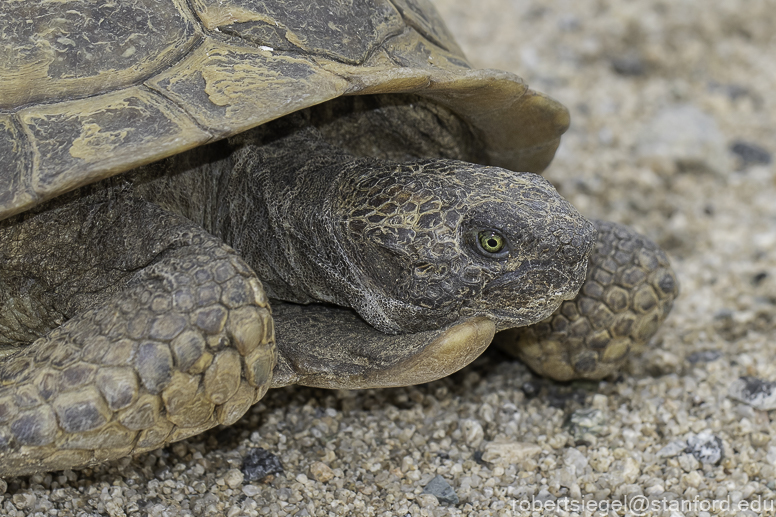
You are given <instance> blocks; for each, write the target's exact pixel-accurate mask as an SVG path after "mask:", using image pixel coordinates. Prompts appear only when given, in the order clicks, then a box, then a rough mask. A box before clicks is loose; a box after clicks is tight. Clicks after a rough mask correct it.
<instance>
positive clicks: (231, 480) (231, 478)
mask: <svg viewBox="0 0 776 517" xmlns="http://www.w3.org/2000/svg"><path fill="white" fill-rule="evenodd" d="M243 479H244V477H243V473H242V472H240V471H239V470H238V469H229V470H228V471H227V472H226V474H224V481H226V484H227V486H228V487H229V488H237V487H238V486H240V485H242V482H243Z"/></svg>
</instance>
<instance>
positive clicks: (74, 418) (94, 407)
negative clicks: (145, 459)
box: [0, 192, 276, 475]
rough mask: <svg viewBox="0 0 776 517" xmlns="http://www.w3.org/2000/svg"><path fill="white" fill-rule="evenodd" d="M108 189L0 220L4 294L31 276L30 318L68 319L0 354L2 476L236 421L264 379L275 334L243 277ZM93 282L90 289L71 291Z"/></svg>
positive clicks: (188, 231)
mask: <svg viewBox="0 0 776 517" xmlns="http://www.w3.org/2000/svg"><path fill="white" fill-rule="evenodd" d="M112 194H114V193H112V192H105V193H101V194H97V195H95V196H88V197H86V198H82V199H78V200H75V201H73V202H71V203H69V204H64V205H63V206H61V207H57V208H52V209H50V210H45V211H42V212H41V213H38V214H35V215H31V216H30V215H28V216H27V217H25V220H24V221H16V224H6V225H5V228H2V229H1V230H0V247H1V249H2V250H3V251H4V256H5V258H6V259H7V260H6V261H5V265H6V266H7V268H8V269H6V270H4V274H3V275H2V276H0V288H2V294H3V300H8V299H11V298H14V297H15V296H19V295H22V296H23V295H25V294H29V291H28V286H29V284H30V283H32V280H36V281H37V282H38V283H39V284H45V285H46V286H47V289H48V291H49V296H48V297H47V298H45V299H39V302H40V304H41V305H48V307H47V310H45V311H43V312H42V314H41V319H45V318H46V317H48V315H49V314H50V313H59V314H62V316H64V317H65V318H70V319H68V321H67V322H65V323H64V324H63V325H61V326H59V327H57V328H55V329H54V330H52V331H50V332H49V333H47V334H46V335H45V336H43V337H41V338H40V339H37V340H36V341H35V342H34V343H32V344H31V345H30V346H27V347H25V348H23V349H22V350H20V351H18V352H17V353H15V354H12V355H10V356H8V357H6V358H4V360H3V362H2V365H0V386H1V387H0V467H1V468H0V472H1V473H2V475H21V474H27V473H31V472H37V471H41V470H59V469H65V468H76V467H84V466H87V465H91V464H94V463H97V462H101V461H105V460H108V459H115V458H120V457H122V456H125V455H127V454H133V453H138V452H143V451H147V450H152V449H156V448H158V447H161V446H163V445H165V444H166V443H169V442H171V441H176V440H180V439H183V438H185V437H187V436H191V435H193V434H197V433H200V432H202V431H204V430H206V429H209V428H211V427H213V426H214V425H217V424H229V423H232V422H234V421H236V420H237V419H238V418H239V417H241V416H242V415H243V414H244V413H245V411H246V410H247V409H248V408H249V407H250V406H251V405H252V404H253V403H255V402H256V401H257V400H259V399H260V398H261V397H262V396H263V395H264V393H265V392H266V390H267V388H268V387H269V385H270V381H271V372H272V368H273V367H274V365H275V362H276V352H275V343H274V333H273V327H272V320H271V316H270V313H269V305H268V303H267V299H266V297H265V296H264V291H263V289H262V286H261V283H260V282H259V281H258V279H257V278H256V276H255V274H254V273H253V272H252V271H251V270H250V268H248V267H247V265H246V264H245V262H244V261H243V260H242V259H241V258H240V257H238V256H237V255H236V254H235V252H234V250H232V249H231V248H229V247H228V246H226V245H225V244H223V243H222V242H220V241H219V240H218V239H215V238H214V237H212V236H211V235H209V234H207V233H206V232H205V231H204V230H202V229H201V228H199V227H197V226H194V225H192V224H191V223H190V222H189V221H187V220H186V219H184V218H182V217H180V216H176V215H174V214H170V213H167V212H164V211H163V210H161V209H159V208H158V207H156V206H155V205H152V204H150V203H146V202H143V201H139V200H136V199H131V198H122V197H119V198H118V199H112ZM28 235H35V236H36V239H38V240H36V241H35V242H33V243H30V242H29V241H28V240H26V238H27V236H28ZM95 242H100V243H101V246H103V247H104V248H103V249H98V250H95V249H93V248H91V247H90V246H89V245H88V243H95ZM23 243H25V244H23ZM53 243H56V245H57V248H56V249H57V255H56V256H55V257H54V256H52V255H51V254H50V253H49V252H48V251H49V248H47V246H46V244H48V245H52V244H53ZM21 245H24V246H27V253H26V254H24V255H14V253H13V252H14V249H15V248H16V247H18V246H21ZM37 252H40V253H45V254H46V255H45V256H39V255H38V254H37ZM9 270H12V271H14V274H8V271H9ZM111 272H112V273H111ZM100 279H103V280H102V281H101V280H100ZM105 279H108V280H109V283H108V282H106V280H105ZM95 282H97V283H102V284H103V285H102V286H101V287H103V288H104V289H103V291H102V292H99V291H97V292H94V293H88V294H86V293H84V292H83V290H84V289H83V288H85V287H87V286H92V287H95V286H96V283H95ZM95 298H96V300H97V301H96V302H95ZM85 307H88V308H85ZM3 314H6V313H5V312H3ZM29 316H31V317H32V316H34V315H29ZM10 320H13V318H10ZM16 321H17V322H18V320H16ZM49 323H51V324H55V322H51V321H50V322H49ZM4 324H5V325H8V324H9V318H6V319H5V320H4ZM11 324H13V321H11Z"/></svg>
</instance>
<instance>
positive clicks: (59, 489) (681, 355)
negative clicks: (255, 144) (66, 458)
mask: <svg viewBox="0 0 776 517" xmlns="http://www.w3.org/2000/svg"><path fill="white" fill-rule="evenodd" d="M436 3H437V5H438V7H439V9H440V11H441V13H442V15H443V17H444V18H445V19H446V20H447V22H448V25H449V26H450V28H451V30H452V32H453V33H454V34H456V35H457V39H458V41H459V43H460V44H461V46H462V48H463V49H464V51H465V52H466V54H467V55H468V56H469V57H470V59H471V60H472V61H473V62H474V63H475V64H476V65H477V66H480V67H489V68H498V69H504V70H510V71H514V72H516V73H518V74H519V75H521V76H522V77H524V78H525V79H526V81H527V82H528V83H529V84H531V85H532V86H534V87H536V88H537V89H539V90H541V91H544V92H547V93H549V94H550V95H552V96H553V97H555V98H557V99H559V100H560V101H562V102H563V103H564V104H566V105H567V106H568V107H569V109H570V111H571V115H572V127H571V129H570V130H569V132H568V134H567V135H566V136H565V137H564V140H563V144H562V146H561V148H560V150H559V152H558V155H557V158H556V160H555V162H554V163H553V165H552V166H551V167H550V169H549V170H548V171H547V173H546V176H547V177H548V178H549V179H550V180H551V181H553V182H554V183H555V185H556V186H557V187H558V189H559V191H560V192H561V193H562V194H563V195H564V196H566V197H567V198H568V199H569V200H570V201H571V202H572V203H573V204H575V205H576V206H577V207H578V208H579V209H580V210H581V211H582V212H583V213H584V214H585V215H587V216H589V217H591V218H602V219H610V220H613V221H617V222H621V223H625V224H629V225H632V226H634V227H635V228H636V229H637V230H639V231H641V232H642V233H644V234H646V235H647V236H649V237H651V238H652V239H654V240H655V241H656V242H658V243H659V244H660V245H661V246H663V247H664V248H665V249H666V250H667V251H668V253H669V255H670V257H671V260H672V262H673V265H674V267H675V269H676V271H677V273H678V276H679V279H680V281H681V283H682V295H681V296H680V298H679V299H678V300H677V302H676V303H675V306H674V311H673V313H672V315H671V316H670V318H669V319H668V321H667V323H666V325H665V326H664V328H663V329H662V330H661V331H660V332H659V334H658V335H657V337H656V338H655V339H654V340H653V343H652V345H651V347H650V348H649V349H648V350H646V351H645V352H644V353H643V354H642V355H640V356H638V357H634V358H633V360H631V361H630V362H629V364H628V365H627V367H626V368H625V369H624V370H623V371H622V372H621V375H620V376H618V377H617V378H616V379H608V380H606V381H602V382H592V383H591V382H587V383H569V384H556V383H552V382H549V381H545V380H542V379H539V378H537V377H536V376H535V375H533V374H532V373H531V372H530V371H529V370H528V369H527V368H526V367H525V366H523V365H521V364H520V363H518V362H515V361H512V360H511V359H508V358H506V357H504V356H502V355H500V354H499V353H498V352H496V351H488V352H487V353H486V354H485V355H484V356H483V357H481V358H480V359H478V360H477V361H475V363H474V364H473V365H471V366H469V367H467V368H465V369H464V370H463V371H461V372H459V373H457V374H455V375H453V376H451V377H449V378H446V379H442V380H440V381H436V382H433V383H430V384H426V385H422V386H415V387H408V388H401V389H390V390H363V391H326V390H317V389H308V388H298V387H293V388H286V389H280V390H272V391H270V393H269V394H268V395H267V396H266V397H265V398H264V399H263V400H262V401H261V402H260V403H259V404H257V405H256V406H255V407H254V408H252V409H251V410H250V411H249V413H248V414H247V415H246V416H245V417H244V418H243V419H242V420H240V421H239V422H238V423H237V424H236V425H234V426H232V427H231V428H228V429H214V430H212V431H210V432H207V433H205V434H203V435H201V436H198V437H194V438H191V439H188V440H185V441H183V442H180V443H178V444H175V445H172V446H170V447H168V448H166V449H163V450H159V451H154V452H152V453H148V454H145V455H142V456H138V457H136V458H132V459H124V460H121V461H118V462H114V463H109V464H106V465H103V466H100V467H99V468H95V469H87V470H84V471H81V472H70V471H65V472H57V473H51V474H43V475H35V476H31V477H24V478H13V479H8V480H6V481H7V484H6V483H5V482H0V492H1V494H0V514H2V515H8V516H10V517H13V516H19V515H57V516H60V517H64V516H92V515H109V516H111V517H114V516H170V517H172V516H184V515H195V516H199V515H218V516H221V515H227V516H243V515H245V516H256V515H278V516H285V515H296V516H313V515H321V516H329V515H349V516H350V515H358V516H361V515H381V516H383V515H385V516H405V515H410V516H413V517H415V516H433V517H438V516H446V515H451V516H459V515H460V516H463V515H482V516H490V515H493V516H512V515H530V514H531V513H532V512H533V514H534V515H542V514H549V513H555V510H552V508H556V509H557V508H561V510H557V511H558V512H560V513H559V514H560V515H564V513H562V512H563V511H566V513H565V515H573V514H574V513H573V508H572V507H571V506H569V505H570V504H572V503H574V502H576V503H580V502H585V503H590V504H593V505H598V506H593V508H599V509H603V508H606V509H608V510H609V515H623V514H624V513H625V510H624V508H625V506H624V505H627V504H633V502H634V501H640V502H642V503H643V502H647V503H650V504H652V503H654V504H657V505H658V507H657V508H658V509H657V510H655V509H654V508H652V509H650V510H649V512H651V513H639V512H638V511H635V510H638V509H635V510H634V512H633V514H636V515H647V514H649V515H671V516H681V515H687V516H704V517H705V516H709V515H716V514H720V515H727V514H729V515H746V516H755V515H774V513H776V509H774V506H776V503H775V502H774V499H775V498H776V483H775V482H774V479H776V467H774V465H776V431H775V430H774V425H773V420H774V417H776V413H774V410H772V409H766V408H768V407H771V406H763V405H758V404H757V403H752V401H747V400H746V398H743V399H742V397H745V396H746V395H745V394H743V392H744V391H746V389H745V388H746V387H747V384H746V383H747V382H752V381H750V380H747V381H740V380H739V379H741V378H745V379H757V380H758V382H759V383H760V384H758V386H759V385H761V386H766V387H768V386H773V384H772V383H774V382H776V364H775V363H774V361H773V357H774V352H775V351H776V295H774V293H776V201H775V200H776V168H775V167H774V164H773V162H772V160H771V159H770V157H771V156H772V154H773V152H774V151H776V61H775V60H774V55H776V31H774V30H773V16H774V14H773V13H775V12H776V1H774V0H759V1H752V0H717V1H714V2H702V1H700V0H697V1H691V0H673V1H671V2H668V1H665V0H638V1H636V0H632V1H628V2H625V1H615V0H577V1H574V2H571V1H568V0H544V1H539V0H530V1H529V0H526V1H517V0H478V1H477V2H462V1H461V0H437V2H436ZM688 113H689V115H688ZM672 117H673V118H672ZM664 119H665V120H674V119H676V120H685V121H689V124H690V125H689V126H688V127H690V128H691V129H690V130H688V131H694V134H695V136H694V137H693V138H694V140H693V139H690V140H687V141H685V139H684V137H683V138H682V139H679V138H678V137H676V136H672V135H673V133H672V132H671V131H666V132H664V133H663V134H662V136H661V134H655V132H654V131H653V134H652V136H651V137H650V138H652V140H649V141H647V140H644V139H643V138H644V136H643V135H645V134H648V133H645V132H648V131H649V130H650V128H652V129H654V128H655V124H656V123H655V121H656V120H657V121H660V120H664ZM682 127H684V126H682ZM658 133H659V132H658ZM689 136H692V135H689ZM661 138H662V139H663V141H662V144H666V145H664V146H662V147H653V149H658V148H659V149H660V152H659V153H658V152H649V149H647V152H645V147H648V145H647V144H648V143H649V144H650V145H651V144H652V143H653V142H656V143H661ZM666 139H667V140H666ZM677 142H682V143H685V142H687V143H686V145H683V146H677V145H674V144H676V143H677ZM693 142H694V143H693ZM699 142H700V144H702V145H701V147H697V146H696V144H698V143H699ZM741 142H743V143H747V145H748V146H749V148H748V150H745V149H744V148H743V147H741V146H738V147H736V145H737V144H738V143H741ZM704 146H705V147H704ZM699 148H700V149H706V151H702V152H698V150H697V149H699ZM733 148H735V149H733ZM731 149H733V150H731ZM751 149H756V151H752V150H751ZM688 156H689V157H690V158H691V159H689V160H688ZM766 157H767V158H766ZM736 383H738V384H736ZM731 386H732V390H733V393H734V394H738V395H733V396H731V394H730V390H731ZM736 390H738V391H736ZM750 391H751V390H750ZM755 391H756V390H755ZM739 395H740V396H739ZM750 395H751V393H750ZM750 398H751V397H750ZM761 398H763V397H761ZM742 400H743V401H742ZM258 448H263V449H265V450H266V451H268V452H269V453H271V454H273V455H274V456H276V457H277V458H278V459H279V463H278V464H282V466H283V471H282V472H276V473H275V474H274V475H273V476H268V477H266V478H264V479H263V480H256V481H251V480H250V478H249V477H248V476H247V475H246V474H245V471H244V469H243V463H244V460H245V458H246V456H249V455H250V454H256V453H255V452H252V451H256V450H257V449H258ZM440 478H441V480H443V481H444V483H445V484H447V485H448V486H449V487H450V489H451V491H452V492H453V493H454V494H455V496H456V497H457V498H458V500H459V501H458V503H457V504H455V503H454V499H452V498H450V499H446V498H444V497H443V498H442V499H440V498H439V497H438V496H437V495H434V493H425V494H424V489H427V488H428V486H429V484H430V483H434V482H435V481H434V480H435V479H437V480H438V479H440ZM437 483H438V482H437ZM443 500H444V502H443ZM715 501H716V503H714V504H716V505H717V506H715V508H717V509H718V508H724V505H725V504H727V505H728V507H727V511H729V513H724V512H720V511H718V510H711V509H709V508H710V505H711V504H712V503H713V502H715ZM704 502H705V503H707V504H708V505H709V506H708V507H705V506H703V504H705V503H704ZM680 503H686V506H685V507H681V506H677V505H678V504H680ZM553 505H554V506H553ZM564 505H566V506H564ZM606 505H608V506H606ZM618 505H620V506H618ZM660 505H662V506H660ZM693 505H694V506H693ZM720 505H721V506H720ZM741 505H745V507H742V506H741ZM757 505H759V506H757ZM768 505H770V506H768ZM562 508H565V510H563V509H562ZM588 508H590V507H589V506H588ZM618 508H619V510H618ZM548 509H549V510H548ZM632 509H633V508H632ZM577 510H579V508H577ZM576 514H577V515H583V514H584V512H582V511H577V512H576ZM604 514H605V512H604V513H597V514H596V515H604ZM586 515H592V513H590V512H588V513H587V514H586Z"/></svg>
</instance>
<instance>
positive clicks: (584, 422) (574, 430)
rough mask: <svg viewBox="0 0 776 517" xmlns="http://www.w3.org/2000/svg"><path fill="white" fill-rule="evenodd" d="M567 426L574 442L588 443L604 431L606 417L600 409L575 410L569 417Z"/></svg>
mask: <svg viewBox="0 0 776 517" xmlns="http://www.w3.org/2000/svg"><path fill="white" fill-rule="evenodd" d="M568 424H569V430H570V431H571V434H572V435H573V436H574V439H575V440H578V441H588V440H589V437H590V436H592V437H595V436H598V435H600V434H601V433H602V432H603V431H604V430H605V429H606V416H605V415H604V412H603V411H601V410H600V409H594V408H587V409H577V410H576V411H574V412H573V413H571V415H570V416H569V420H568Z"/></svg>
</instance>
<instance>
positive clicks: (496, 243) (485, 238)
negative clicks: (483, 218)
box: [477, 230, 505, 253]
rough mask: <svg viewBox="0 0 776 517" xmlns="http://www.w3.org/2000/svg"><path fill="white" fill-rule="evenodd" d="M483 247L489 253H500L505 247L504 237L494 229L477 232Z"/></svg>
mask: <svg viewBox="0 0 776 517" xmlns="http://www.w3.org/2000/svg"><path fill="white" fill-rule="evenodd" d="M477 239H479V241H480V246H482V249H483V250H485V251H487V252H488V253H498V252H499V251H501V250H502V249H504V243H505V241H504V237H503V236H502V235H501V234H499V233H496V232H494V231H492V230H488V231H484V232H480V233H478V234H477Z"/></svg>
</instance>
